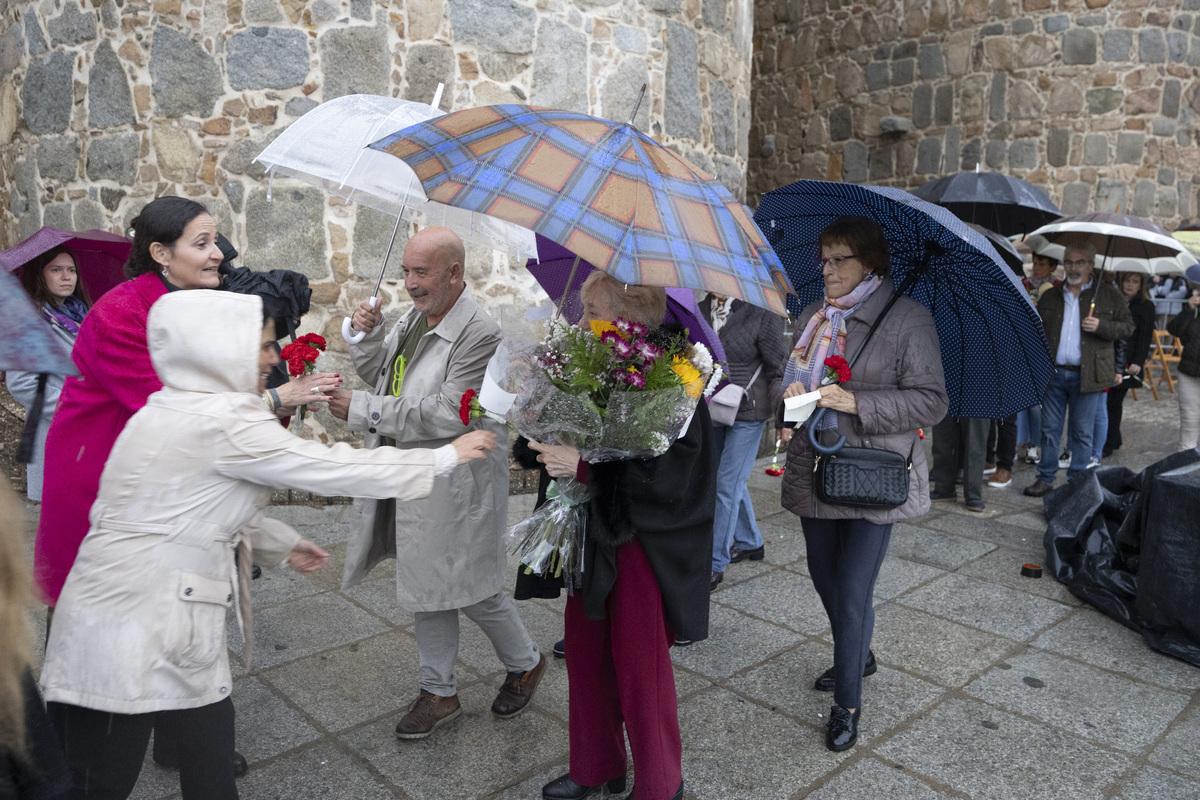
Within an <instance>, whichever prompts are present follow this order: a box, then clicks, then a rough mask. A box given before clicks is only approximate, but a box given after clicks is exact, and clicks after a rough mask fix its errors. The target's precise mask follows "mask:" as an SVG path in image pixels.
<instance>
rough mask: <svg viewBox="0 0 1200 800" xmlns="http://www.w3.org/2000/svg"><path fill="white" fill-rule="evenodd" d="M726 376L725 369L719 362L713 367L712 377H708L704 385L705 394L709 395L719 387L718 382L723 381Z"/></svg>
mask: <svg viewBox="0 0 1200 800" xmlns="http://www.w3.org/2000/svg"><path fill="white" fill-rule="evenodd" d="M723 377H725V370H723V369H721V365H720V364H717V365H716V366H715V367H713V373H712V377H711V378H709V379H708V383H707V384H706V385H705V387H704V396H705V397H709V396H711V395H712V393H713V392H714V391H716V389H717V384H718V383H720V382H721V378H723Z"/></svg>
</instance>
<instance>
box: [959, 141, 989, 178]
mask: <svg viewBox="0 0 1200 800" xmlns="http://www.w3.org/2000/svg"><path fill="white" fill-rule="evenodd" d="M982 159H983V140H982V139H980V138H979V137H978V136H975V137H972V138H970V139H968V140H967V143H966V144H965V145H963V149H962V161H961V162H960V165H959V169H961V170H964V171H966V170H972V169H975V168H976V167H978V166H979V165H980V163H981V161H982Z"/></svg>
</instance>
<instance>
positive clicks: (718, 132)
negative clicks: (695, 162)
mask: <svg viewBox="0 0 1200 800" xmlns="http://www.w3.org/2000/svg"><path fill="white" fill-rule="evenodd" d="M708 97H709V101H710V103H711V108H710V113H711V114H712V137H713V138H712V141H713V147H715V148H716V149H717V152H719V153H724V154H726V155H733V154H734V153H736V152H737V109H736V105H735V103H734V101H733V92H731V91H729V87H728V86H726V85H725V84H724V83H722V82H721V81H719V80H717V79H716V78H709V80H708Z"/></svg>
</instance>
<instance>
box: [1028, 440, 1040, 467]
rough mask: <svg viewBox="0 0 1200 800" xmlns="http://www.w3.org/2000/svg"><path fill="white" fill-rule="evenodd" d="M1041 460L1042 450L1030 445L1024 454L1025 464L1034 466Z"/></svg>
mask: <svg viewBox="0 0 1200 800" xmlns="http://www.w3.org/2000/svg"><path fill="white" fill-rule="evenodd" d="M1041 460H1042V448H1040V447H1038V446H1037V445H1036V444H1033V445H1030V446H1029V450H1028V451H1027V452H1026V453H1025V463H1026V464H1036V463H1038V462H1039V461H1041Z"/></svg>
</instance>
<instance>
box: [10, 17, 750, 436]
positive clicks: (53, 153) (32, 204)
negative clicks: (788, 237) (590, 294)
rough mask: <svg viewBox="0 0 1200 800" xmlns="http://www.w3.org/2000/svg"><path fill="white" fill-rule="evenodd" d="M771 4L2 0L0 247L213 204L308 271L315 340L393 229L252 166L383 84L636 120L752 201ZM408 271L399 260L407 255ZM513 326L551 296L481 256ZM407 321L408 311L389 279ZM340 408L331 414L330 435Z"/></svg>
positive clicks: (262, 257) (256, 242)
mask: <svg viewBox="0 0 1200 800" xmlns="http://www.w3.org/2000/svg"><path fill="white" fill-rule="evenodd" d="M752 2H753V0H580V1H579V2H567V1H566V0H315V1H314V2H305V1H304V0H152V2H148V1H147V0H82V2H81V0H38V2H28V1H27V0H0V10H2V14H0V66H2V69H3V72H4V75H5V80H4V81H3V82H2V83H0V187H2V188H0V248H3V247H8V246H10V245H11V244H13V243H15V242H16V241H18V240H19V239H21V238H23V237H25V236H27V235H29V234H31V233H33V232H34V231H36V230H37V229H38V227H39V226H41V225H43V224H45V225H53V226H55V227H61V228H75V229H84V228H106V229H109V230H115V231H120V230H123V229H125V228H126V227H127V225H128V221H129V220H130V219H131V218H132V217H133V216H134V215H135V214H136V212H137V211H138V210H139V209H140V208H141V207H142V206H143V205H144V204H145V203H146V202H147V201H148V200H151V199H153V198H154V197H156V196H160V195H164V194H178V195H183V196H188V197H193V198H195V199H197V200H200V201H202V202H204V203H206V204H207V205H208V207H209V208H210V209H211V210H212V212H213V214H214V216H215V217H216V219H217V221H218V225H219V228H220V230H221V231H222V232H224V233H225V234H226V235H227V236H229V238H230V239H231V240H233V242H234V243H235V245H237V246H238V247H239V249H240V250H241V251H242V256H243V258H242V262H241V263H243V264H246V265H249V266H252V267H255V268H262V269H268V268H277V267H283V268H290V269H297V270H300V271H302V272H304V273H305V274H306V275H308V277H309V280H310V281H311V283H312V287H313V293H314V295H313V299H314V304H313V305H314V310H313V312H312V313H311V314H310V315H309V317H308V318H307V319H306V321H305V325H304V328H305V329H306V330H318V331H322V332H324V333H325V334H326V337H327V338H328V339H329V340H330V342H331V345H332V347H333V348H334V349H335V352H334V353H333V354H332V357H331V358H330V359H329V364H330V366H332V367H341V369H340V371H341V372H342V374H347V373H348V372H349V370H348V369H346V368H345V367H347V366H348V365H347V364H346V363H345V361H344V359H341V356H340V355H339V354H340V353H344V350H345V347H344V345H343V344H342V342H341V339H340V336H339V335H338V334H337V330H338V328H339V327H340V320H341V317H342V315H344V314H345V313H347V312H348V311H349V310H350V309H351V308H352V307H353V306H354V305H355V304H357V303H358V302H359V301H360V300H362V299H363V298H365V297H366V296H368V295H369V294H370V288H371V286H372V284H373V281H374V277H375V276H376V275H377V273H378V269H379V265H380V263H381V260H382V257H383V253H384V251H385V249H386V247H387V243H388V240H389V238H390V235H391V232H392V221H391V220H389V219H387V218H386V217H385V216H384V215H382V214H380V213H377V212H374V211H372V210H370V209H360V208H358V207H357V206H355V205H349V206H347V205H344V204H343V203H342V202H341V201H340V200H337V201H332V200H331V199H330V198H329V197H327V196H326V195H325V194H324V193H322V192H321V191H319V190H317V189H313V188H309V187H307V186H305V185H303V184H300V183H297V182H289V181H287V180H284V179H276V180H275V183H274V186H273V192H272V197H273V199H272V200H271V201H268V199H267V194H268V186H267V180H266V177H265V175H264V173H263V170H262V169H261V168H260V167H259V166H258V165H256V164H252V163H251V161H252V159H253V158H254V156H256V155H257V154H258V153H259V152H260V151H261V150H262V148H263V147H264V146H265V145H266V144H267V143H268V142H270V141H271V140H272V139H273V137H274V136H276V135H278V133H279V131H280V130H281V129H282V128H284V127H286V126H287V125H288V124H289V123H290V122H292V121H294V120H295V119H296V118H297V117H299V116H300V115H302V114H303V113H304V112H306V111H308V110H309V109H311V108H313V107H315V106H316V105H317V104H318V103H319V102H321V101H323V100H329V99H332V98H334V97H339V96H341V95H344V94H349V93H355V92H365V93H372V94H387V95H392V96H401V97H405V98H408V99H414V100H420V101H423V102H430V101H431V100H432V97H433V94H434V90H435V87H436V86H437V84H438V83H439V82H441V83H445V84H446V87H447V88H446V91H445V93H444V95H443V98H442V102H441V106H442V108H443V109H444V110H446V111H450V110H453V109H457V108H464V107H469V106H473V105H481V104H490V103H514V102H515V103H522V102H528V103H531V104H538V105H545V106H551V107H559V108H565V109H570V110H576V111H585V112H588V113H593V114H596V115H599V116H604V117H608V118H611V119H615V120H618V121H624V120H625V119H627V118H628V116H629V114H630V112H631V110H632V107H633V104H634V101H635V99H636V96H637V92H638V89H639V88H640V87H641V85H642V84H643V83H648V84H649V88H648V92H647V98H646V101H645V102H644V103H643V104H642V106H641V109H640V111H639V113H638V117H637V120H636V122H637V124H638V126H639V127H640V128H641V129H642V130H643V131H647V132H649V133H651V134H652V135H653V136H655V137H656V138H658V139H660V140H661V141H664V142H665V143H667V144H669V145H670V146H672V147H674V148H675V149H676V150H678V151H679V152H681V153H682V154H684V155H685V156H686V157H687V158H689V159H691V160H693V161H694V162H695V163H697V164H698V165H700V166H701V167H703V168H706V169H708V170H709V171H711V172H713V173H714V174H716V175H717V176H718V177H720V178H721V179H722V180H723V181H724V182H725V183H726V184H727V185H728V186H729V188H730V189H731V190H732V191H733V192H734V193H735V194H736V195H738V196H744V192H745V177H744V176H745V166H746V158H747V137H748V130H749V120H750V100H749V76H750V58H751V30H750V25H751V22H752V16H753V9H752ZM394 258H395V261H394V262H393V263H396V264H398V262H399V259H398V257H394ZM468 261H469V263H468V265H467V266H468V272H467V274H468V280H469V282H470V284H471V285H472V287H473V289H474V291H475V293H476V295H477V296H478V297H480V298H481V299H482V300H483V302H484V304H485V305H487V306H488V307H489V309H490V310H491V311H492V312H493V313H494V314H495V315H496V316H497V317H499V318H500V319H501V320H502V324H503V321H504V320H506V319H510V318H511V319H515V318H517V317H518V316H520V314H521V312H523V311H524V308H525V306H526V305H527V304H528V303H529V302H531V301H534V300H535V299H536V297H537V296H538V293H537V290H536V289H535V286H536V285H535V284H534V282H533V281H532V279H531V278H530V277H529V275H528V273H527V272H526V271H525V270H524V268H523V267H522V266H521V265H519V264H514V263H509V260H508V259H507V257H505V256H503V255H502V254H500V253H492V252H473V253H471V254H470V256H469V259H468ZM383 296H384V299H385V303H386V305H385V311H386V312H387V315H388V316H389V317H391V318H394V317H395V316H398V315H399V313H401V312H402V311H403V310H404V309H405V308H406V307H407V296H406V295H405V294H404V293H403V290H402V288H401V287H400V285H399V282H398V281H395V280H389V281H388V282H387V283H386V284H385V288H384V290H383ZM322 416H323V415H317V420H316V426H317V428H318V429H319V428H320V421H321V418H322Z"/></svg>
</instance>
